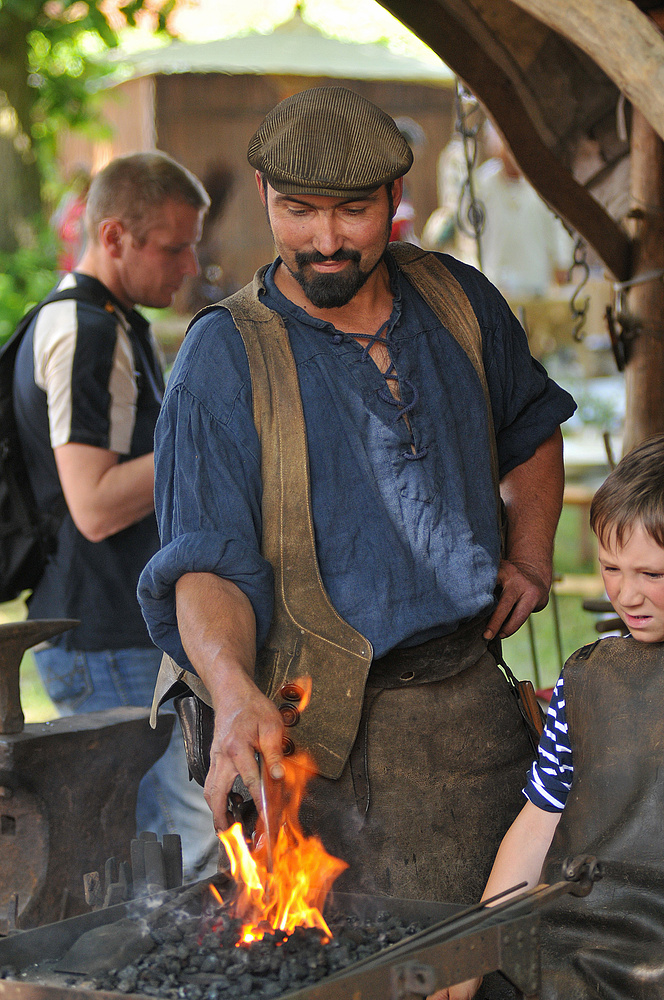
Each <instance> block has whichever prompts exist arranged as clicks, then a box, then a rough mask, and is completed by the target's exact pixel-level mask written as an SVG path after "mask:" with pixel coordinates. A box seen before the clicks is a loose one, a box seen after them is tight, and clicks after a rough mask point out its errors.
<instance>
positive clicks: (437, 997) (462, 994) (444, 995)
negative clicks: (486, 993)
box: [427, 976, 482, 1000]
mask: <svg viewBox="0 0 664 1000" xmlns="http://www.w3.org/2000/svg"><path fill="white" fill-rule="evenodd" d="M481 985H482V977H481V976H480V977H479V978H478V979H467V980H466V981H465V983H457V984H456V986H446V987H445V989H444V990H437V991H436V992H435V993H432V994H431V996H429V997H427V1000H472V998H473V997H474V996H475V994H476V993H477V991H478V990H479V988H480V986H481Z"/></svg>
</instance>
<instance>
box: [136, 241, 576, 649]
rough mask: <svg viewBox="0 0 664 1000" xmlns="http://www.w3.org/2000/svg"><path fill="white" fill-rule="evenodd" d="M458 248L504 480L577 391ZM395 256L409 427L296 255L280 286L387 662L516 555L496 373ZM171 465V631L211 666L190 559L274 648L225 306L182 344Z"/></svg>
mask: <svg viewBox="0 0 664 1000" xmlns="http://www.w3.org/2000/svg"><path fill="white" fill-rule="evenodd" d="M440 256H441V257H442V258H443V259H444V261H445V263H446V264H447V266H448V268H449V269H450V271H452V273H453V274H454V275H455V277H456V278H457V279H458V280H459V282H460V283H461V284H462V286H463V288H464V290H465V291H466V294H467V295H468V297H469V299H470V301H471V304H472V306H473V308H474V310H475V312H476V315H477V318H478V321H479V324H480V328H481V330H482V336H483V353H484V364H485V368H486V374H487V380H488V383H489V391H490V396H491V403H492V410H493V418H494V423H495V428H496V437H497V444H498V455H499V464H500V475H501V477H502V476H504V475H505V474H506V473H508V472H509V471H510V470H511V469H513V468H514V467H515V466H517V465H519V464H521V463H522V462H524V461H526V460H527V459H528V458H530V457H531V456H532V455H533V453H534V452H535V450H536V448H537V447H538V446H539V445H540V444H541V443H542V442H543V441H545V440H546V439H547V438H549V437H550V436H551V434H552V433H553V432H554V431H555V430H556V428H557V427H558V426H559V424H560V423H562V422H563V421H564V420H566V419H567V418H568V417H570V416H571V415H572V413H573V412H574V409H575V404H574V401H573V400H572V398H571V396H569V394H568V393H566V392H565V391H564V390H563V389H561V388H560V387H559V386H557V385H556V384H555V383H554V382H552V381H551V380H550V379H549V378H548V376H547V374H546V372H545V370H544V369H543V368H542V366H541V365H540V364H539V363H538V362H537V361H535V360H534V359H533V358H532V357H531V355H530V352H529V350H528V344H527V340H526V336H525V334H524V332H523V330H522V329H521V327H520V325H519V324H518V322H517V320H516V318H515V317H514V316H513V314H512V313H511V312H510V310H509V307H508V306H507V304H506V302H505V300H504V299H503V298H502V296H501V295H500V294H499V292H498V291H497V290H496V289H495V288H494V287H493V286H492V285H491V284H490V283H489V282H488V281H487V279H486V278H485V277H484V276H483V275H482V274H481V273H480V272H478V271H476V270H475V269H474V268H472V267H469V266H468V265H465V264H462V263H461V262H459V261H457V260H455V259H454V258H451V257H448V256H446V255H440ZM385 259H386V261H387V264H388V269H389V273H390V280H391V284H392V290H393V293H394V306H393V311H392V315H391V317H390V320H389V322H388V324H387V327H386V331H385V336H386V338H387V343H388V344H389V347H390V353H391V357H392V360H393V363H394V365H395V368H396V372H397V374H398V377H399V382H400V387H401V396H402V399H403V401H404V403H405V404H408V405H409V412H408V420H409V424H407V423H406V421H405V420H403V419H399V418H398V416H397V412H398V411H397V409H396V408H395V405H394V400H393V398H392V396H391V394H390V392H389V391H387V392H386V380H385V377H384V375H383V374H382V373H381V372H380V370H379V369H378V368H377V366H376V365H375V363H374V362H373V360H372V359H371V357H370V356H369V355H368V352H367V351H365V350H364V349H363V347H362V346H360V345H359V344H358V343H357V341H355V340H354V339H353V338H352V337H351V336H349V335H347V334H344V333H343V332H342V331H339V330H337V329H336V328H335V327H334V326H333V325H332V324H331V323H328V322H326V321H324V320H320V319H317V318H315V317H312V316H309V315H308V314H307V313H306V312H305V311H304V310H303V309H301V308H299V307H298V306H296V305H294V304H293V303H292V302H290V301H289V300H288V299H286V298H285V297H284V296H283V295H282V294H281V292H280V291H279V290H278V288H277V287H276V285H275V283H274V273H275V270H276V268H277V266H278V265H279V263H280V260H279V259H277V260H276V261H275V262H274V263H273V264H272V265H271V267H270V268H269V269H268V271H267V273H266V275H265V279H264V280H265V286H266V290H265V292H264V293H262V301H263V302H264V304H265V305H266V306H268V307H270V308H272V309H274V310H276V311H277V312H278V313H279V314H280V315H281V316H282V318H283V320H284V322H285V324H286V327H287V330H288V334H289V338H290V343H291V347H292V351H293V355H294V358H295V362H296V366H297V373H298V378H299V381H300V391H301V396H302V405H303V410H304V416H305V422H306V426H307V438H308V451H309V462H310V473H311V497H312V512H313V521H314V530H315V539H316V552H317V556H318V561H319V566H320V571H321V576H322V579H323V583H324V585H325V587H326V589H327V592H328V594H329V596H330V598H331V600H332V603H333V604H334V606H335V608H336V609H337V611H338V612H339V614H341V615H342V617H343V618H345V619H346V620H347V621H348V622H349V623H350V624H351V625H353V626H354V627H355V628H356V629H357V630H358V631H359V632H361V633H362V634H363V635H364V636H365V637H366V638H367V639H369V641H370V642H371V643H372V645H373V648H374V655H375V657H379V656H381V655H383V654H384V653H386V652H388V651H389V650H390V649H392V648H394V647H395V646H408V645H416V644H419V643H422V642H425V641H426V640H428V639H430V638H433V637H436V636H440V635H445V634H448V633H450V632H452V631H454V630H455V629H456V628H457V627H458V626H459V625H460V624H461V623H462V622H463V621H465V620H468V619H470V618H473V617H475V616H477V615H479V614H482V613H484V612H487V613H488V612H489V611H490V609H491V607H492V606H493V604H494V588H495V584H496V575H497V569H498V563H499V550H500V539H499V532H498V528H497V523H496V507H495V499H494V492H493V485H492V481H491V473H490V467H489V459H488V454H489V449H488V431H487V420H486V407H485V402H484V397H483V394H482V389H481V386H480V381H479V378H478V377H477V374H476V372H475V371H474V369H473V367H472V365H471V362H470V361H469V359H468V357H467V356H466V354H465V352H464V351H463V350H462V349H461V347H459V345H458V344H457V342H456V340H455V339H454V338H453V337H452V336H451V334H450V333H449V332H448V331H447V330H446V329H445V328H444V327H443V326H442V325H441V323H440V321H439V320H438V319H437V318H436V316H435V315H434V314H433V312H432V311H431V309H430V308H429V307H428V306H427V305H426V303H425V302H424V301H423V300H422V298H421V296H420V295H419V294H418V293H417V292H416V291H415V290H414V289H413V287H412V286H411V285H410V283H409V282H408V280H407V279H406V278H405V277H404V276H403V275H402V274H401V272H399V271H398V270H397V268H396V266H395V264H394V262H393V260H392V258H391V256H390V254H389V253H387V254H386V258H385ZM416 456H419V457H416ZM155 464H156V468H155V476H156V490H155V494H156V510H157V519H158V523H159V530H160V535H161V542H162V548H161V550H160V551H159V552H158V553H157V554H156V555H155V556H154V558H153V559H152V560H151V561H150V562H149V563H148V565H147V567H146V569H145V570H144V572H143V574H142V577H141V580H140V583H139V599H140V601H141V605H142V607H143V613H144V615H145V618H146V621H147V624H148V628H149V630H150V634H151V635H152V638H153V640H154V641H155V642H156V643H157V645H159V646H161V648H162V649H164V650H165V651H166V652H167V653H169V654H170V655H171V656H172V657H173V658H174V659H175V660H176V662H177V663H178V664H180V665H181V666H183V667H185V668H187V669H193V668H192V667H191V664H190V663H189V662H188V660H187V657H186V654H185V653H184V650H183V648H182V645H181V642H180V638H179V635H178V630H177V621H176V612H175V583H176V581H177V580H178V579H179V577H180V576H182V575H183V574H185V573H187V572H211V573H215V574H217V575H219V576H221V577H224V578H227V579H229V580H232V581H233V582H234V583H235V584H237V586H238V587H239V588H240V589H241V590H242V591H243V592H244V593H245V594H246V595H247V597H248V598H249V600H250V601H251V604H252V606H253V609H254V612H255V615H256V625H257V644H258V647H259V648H260V647H261V646H262V644H263V643H264V641H265V638H266V636H267V631H268V628H269V625H270V620H271V616H272V608H273V577H272V569H271V567H270V565H269V564H268V563H267V562H266V561H265V560H264V559H263V557H262V555H261V551H260V541H261V492H262V484H261V476H260V444H259V441H258V436H257V433H256V429H255V427H254V422H253V417H252V395H251V382H250V376H249V366H248V362H247V357H246V352H245V349H244V345H243V342H242V339H241V337H240V334H239V333H238V331H237V330H236V328H235V325H234V323H233V321H232V319H231V316H230V313H229V312H228V311H227V310H225V309H220V310H217V311H214V312H213V313H210V314H207V315H205V316H203V317H201V318H200V319H199V320H197V321H196V322H195V323H194V324H193V326H192V328H191V330H190V331H189V333H188V335H187V337H186V339H185V342H184V344H183V346H182V348H181V349H180V351H179V353H178V356H177V359H176V362H175V365H174V368H173V371H172V373H171V377H170V379H169V383H168V386H167V392H166V396H165V399H164V404H163V407H162V412H161V415H160V418H159V421H158V424H157V430H156V437H155Z"/></svg>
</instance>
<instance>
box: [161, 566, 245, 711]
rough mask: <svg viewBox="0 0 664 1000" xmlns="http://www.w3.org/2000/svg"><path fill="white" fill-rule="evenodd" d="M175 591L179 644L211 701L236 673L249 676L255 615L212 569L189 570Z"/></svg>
mask: <svg viewBox="0 0 664 1000" xmlns="http://www.w3.org/2000/svg"><path fill="white" fill-rule="evenodd" d="M175 594H176V606H177V616H178V629H179V632H180V638H181V639H182V645H183V646H184V649H185V652H186V654H187V656H188V657H189V662H190V663H191V664H192V666H193V667H194V669H195V671H196V673H197V674H198V676H199V677H200V678H201V680H202V681H203V683H204V684H205V686H206V687H207V689H208V691H209V692H210V694H211V695H212V697H213V700H214V695H215V693H216V692H217V690H218V689H219V687H220V685H221V686H223V685H224V684H226V683H227V682H228V680H230V678H231V677H232V674H233V672H234V671H238V670H242V671H243V672H244V673H245V674H246V675H247V676H248V677H250V678H253V676H254V663H255V659H256V619H255V616H254V610H253V608H252V606H251V602H250V601H249V598H248V597H247V596H246V595H245V594H244V593H243V592H242V591H241V590H240V588H239V587H237V586H236V585H235V584H234V583H232V582H231V581H230V580H224V579H222V578H220V577H218V576H215V574H214V573H187V574H185V576H182V577H180V579H179V580H178V582H177V584H176V588H175ZM229 675H230V676H229Z"/></svg>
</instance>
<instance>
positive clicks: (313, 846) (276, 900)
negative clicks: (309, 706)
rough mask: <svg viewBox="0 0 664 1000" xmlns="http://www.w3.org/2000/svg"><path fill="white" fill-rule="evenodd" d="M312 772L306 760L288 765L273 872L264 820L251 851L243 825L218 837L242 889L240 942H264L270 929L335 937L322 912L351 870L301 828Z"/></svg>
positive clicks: (235, 909) (275, 836) (238, 908)
mask: <svg viewBox="0 0 664 1000" xmlns="http://www.w3.org/2000/svg"><path fill="white" fill-rule="evenodd" d="M303 764H304V765H305V766H303ZM308 768H311V764H310V763H309V762H308V761H306V759H305V758H303V756H302V755H300V756H298V757H294V758H290V759H289V760H286V761H284V770H285V772H286V775H285V777H284V779H283V781H282V782H281V783H280V785H281V786H282V787H281V789H280V792H281V796H282V803H283V804H282V808H281V810H279V815H278V817H277V820H276V822H275V823H274V826H275V829H274V830H273V831H272V838H273V844H272V862H273V863H272V867H273V870H272V872H269V871H268V869H267V857H268V851H267V840H266V835H265V826H264V824H263V822H262V819H261V818H259V821H258V824H257V834H258V836H257V839H256V846H255V847H254V849H253V850H252V851H250V850H249V848H248V847H247V844H246V841H245V839H244V836H243V833H242V826H241V824H240V823H235V824H234V825H233V826H232V827H231V828H230V829H229V830H225V831H221V832H219V833H218V837H219V839H220V840H221V842H222V844H223V845H224V847H225V849H226V854H227V855H228V859H229V862H230V868H231V875H232V876H233V878H234V879H235V880H236V882H238V884H239V885H240V887H241V888H240V893H239V896H238V897H237V899H236V900H235V903H234V905H233V912H234V915H235V916H236V917H239V918H240V919H241V920H243V921H244V923H243V926H242V932H241V937H240V943H250V942H251V941H257V940H260V939H261V938H262V937H263V936H264V934H265V933H266V932H267V931H268V930H269V929H271V930H281V931H283V932H285V933H286V934H291V933H292V932H293V930H294V929H295V927H318V928H320V930H321V931H322V932H323V934H324V935H325V936H326V937H327V938H328V939H329V938H331V937H332V933H331V931H330V929H329V927H328V926H327V923H326V922H325V919H324V917H323V914H322V909H323V906H324V904H325V899H326V897H327V894H328V892H329V891H330V888H331V886H332V883H333V882H334V880H335V879H336V878H337V877H338V876H339V875H340V874H341V872H342V871H344V869H346V868H347V867H348V865H347V863H346V862H345V861H341V860H340V859H339V858H334V857H332V855H330V854H328V853H327V851H326V850H325V848H324V847H323V844H322V843H321V841H320V840H319V838H318V837H307V836H305V834H304V832H303V830H302V828H301V826H300V823H299V820H298V815H299V811H300V804H301V802H302V797H303V795H304V791H305V788H306V783H307V778H308V774H307V770H308ZM277 828H278V829H277Z"/></svg>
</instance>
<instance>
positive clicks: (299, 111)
mask: <svg viewBox="0 0 664 1000" xmlns="http://www.w3.org/2000/svg"><path fill="white" fill-rule="evenodd" d="M247 158H248V160H249V163H250V164H251V165H252V167H255V168H256V170H260V171H261V173H263V174H265V176H266V178H267V181H268V183H269V184H270V186H271V187H273V188H274V189H275V191H279V193H280V194H322V195H329V196H331V197H333V198H356V197H357V198H360V197H362V196H363V195H366V194H368V193H369V192H370V191H375V189H376V188H378V187H380V186H381V185H382V184H389V183H390V182H391V181H393V180H395V179H396V178H397V177H401V176H402V175H403V174H405V173H406V171H408V170H409V169H410V166H411V164H412V162H413V153H412V150H411V148H410V146H409V145H408V143H407V142H406V140H405V139H404V138H403V136H402V135H401V133H400V132H399V129H398V128H397V126H396V125H395V123H394V121H393V120H392V118H390V116H389V115H387V114H385V112H384V111H381V109H380V108H378V107H376V105H375V104H372V103H371V102H370V101H367V100H365V99H364V98H363V97H360V95H359V94H356V93H355V92H354V91H352V90H346V89H345V88H343V87H314V88H312V89H311V90H304V91H302V92H301V93H299V94H294V95H293V96H292V97H287V98H286V100H285V101H281V103H280V104H277V106H276V107H275V108H273V109H272V111H270V112H269V113H268V114H267V115H266V116H265V118H264V119H263V122H262V124H261V125H260V127H259V129H258V131H257V132H256V134H255V135H254V137H253V139H252V140H251V142H250V143H249V149H248V151H247Z"/></svg>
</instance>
